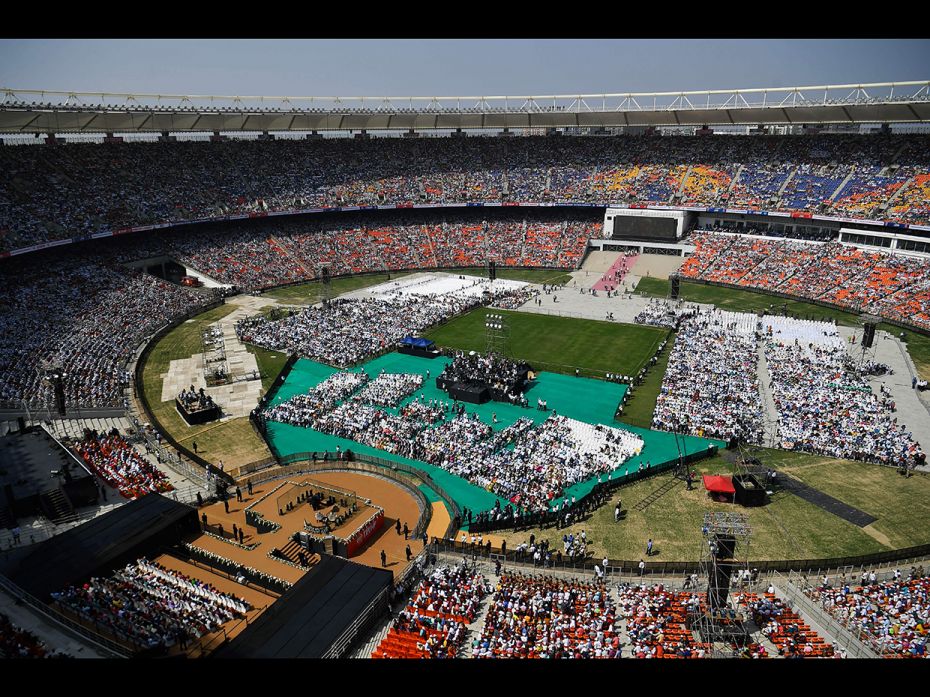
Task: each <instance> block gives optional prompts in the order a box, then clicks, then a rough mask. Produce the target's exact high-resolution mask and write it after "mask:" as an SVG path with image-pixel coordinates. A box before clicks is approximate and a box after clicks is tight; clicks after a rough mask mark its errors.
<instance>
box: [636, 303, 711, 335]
mask: <svg viewBox="0 0 930 697" xmlns="http://www.w3.org/2000/svg"><path fill="white" fill-rule="evenodd" d="M697 312H698V310H697V308H696V307H688V306H686V305H685V304H684V303H683V302H681V301H679V302H677V303H669V302H668V301H665V300H661V299H659V298H649V301H648V303H647V305H646V307H644V308H643V309H642V311H641V312H640V313H639V314H637V315H636V317H634V318H633V321H634V322H635V323H636V324H648V325H650V326H653V327H667V328H669V329H678V327H679V325H680V324H681V321H682V320H683V319H685V318H686V317H694V316H695V315H696V314H697Z"/></svg>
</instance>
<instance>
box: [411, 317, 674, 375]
mask: <svg viewBox="0 0 930 697" xmlns="http://www.w3.org/2000/svg"><path fill="white" fill-rule="evenodd" d="M495 312H498V310H495ZM500 312H502V313H503V314H505V315H507V317H508V320H509V323H510V347H509V351H508V355H510V356H511V357H512V358H515V359H519V360H525V361H527V362H529V363H530V365H532V366H533V367H534V368H538V369H540V370H548V371H551V372H558V373H570V374H574V372H575V368H576V367H578V368H580V369H581V370H582V372H583V374H585V375H594V376H598V377H603V376H604V375H605V374H606V373H620V374H624V375H635V374H636V373H638V372H639V370H640V368H642V367H643V366H644V365H645V364H646V362H647V361H648V360H649V359H650V358H652V356H653V355H654V354H655V351H656V348H657V347H658V345H659V344H660V343H662V339H663V338H665V336H666V335H667V334H668V330H666V329H657V328H655V327H645V326H641V325H635V324H618V323H616V322H602V321H599V320H589V319H572V318H567V317H556V316H552V315H541V314H536V313H532V312H507V311H500ZM487 313H488V310H487V309H486V308H478V309H477V310H473V311H472V312H469V313H467V314H465V315H462V316H460V317H457V318H455V319H453V320H452V321H450V322H448V323H446V324H444V325H443V326H441V327H438V328H436V329H434V330H432V331H431V332H429V333H428V334H427V335H426V336H427V338H429V339H432V340H433V341H435V342H436V343H437V344H438V345H439V346H447V347H451V348H456V349H461V350H463V351H478V352H480V353H484V352H485V350H486V348H487V347H486V341H485V328H484V324H485V316H486V315H487Z"/></svg>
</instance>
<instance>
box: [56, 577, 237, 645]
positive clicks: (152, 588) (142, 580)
mask: <svg viewBox="0 0 930 697" xmlns="http://www.w3.org/2000/svg"><path fill="white" fill-rule="evenodd" d="M52 598H53V600H55V602H56V603H57V604H58V605H60V606H61V607H63V608H65V609H67V610H69V611H71V612H73V613H75V614H77V615H78V616H79V617H81V618H83V619H85V620H88V621H90V622H93V623H95V624H97V625H101V626H102V627H105V628H107V629H108V630H110V631H111V632H112V633H113V634H115V635H116V636H117V637H119V639H120V640H121V641H123V642H125V643H128V644H131V645H135V646H139V647H141V648H145V649H156V648H160V649H169V648H171V647H172V646H174V645H175V644H178V643H179V644H180V645H181V648H184V647H185V646H186V645H187V642H188V641H190V640H195V639H199V638H200V637H202V636H204V635H205V634H209V633H210V632H215V631H217V630H219V629H220V628H221V627H222V625H223V624H225V623H226V622H229V621H230V620H233V619H236V618H241V617H245V613H246V611H248V610H249V609H250V606H249V604H248V603H247V602H245V601H244V600H240V599H238V598H235V597H233V596H231V595H228V594H226V593H222V592H220V591H218V590H217V589H216V588H214V587H213V586H211V585H210V584H209V583H204V582H203V581H200V580H199V579H196V578H190V577H188V576H185V575H184V574H182V573H180V572H177V571H172V570H171V569H167V568H165V567H163V566H161V565H160V564H158V563H156V562H152V561H149V560H147V559H138V560H137V561H136V562H134V563H131V564H127V565H126V566H125V567H123V568H122V569H118V570H116V571H114V572H113V573H112V574H111V575H110V576H108V577H106V578H96V577H92V578H91V579H90V580H89V581H87V582H86V583H83V584H81V585H79V586H71V587H69V588H66V589H65V590H63V591H61V592H59V593H52Z"/></svg>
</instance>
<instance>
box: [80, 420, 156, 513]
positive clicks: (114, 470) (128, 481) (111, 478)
mask: <svg viewBox="0 0 930 697" xmlns="http://www.w3.org/2000/svg"><path fill="white" fill-rule="evenodd" d="M74 449H75V451H76V452H77V454H78V455H79V456H80V458H81V459H82V460H83V461H84V462H85V463H87V466H88V467H89V468H90V469H91V470H92V471H93V472H94V473H95V474H96V475H97V476H98V477H100V478H101V479H103V480H104V481H105V482H106V483H107V484H109V485H110V486H111V487H113V488H114V489H116V490H118V491H119V493H120V494H122V495H123V496H125V497H126V498H127V499H133V500H135V499H137V498H139V497H140V496H145V495H146V494H150V493H154V492H165V491H171V490H172V489H174V487H173V486H171V483H170V482H169V481H168V477H167V476H166V475H165V474H164V473H163V472H162V471H161V470H159V469H158V468H157V467H155V465H153V464H152V463H151V462H149V461H148V460H146V459H145V458H144V457H143V456H142V455H141V454H139V453H138V452H137V451H136V450H135V449H134V448H133V447H132V446H131V445H130V444H129V443H128V442H126V440H125V439H124V438H123V437H122V436H120V435H119V434H117V433H115V432H114V433H111V434H109V435H105V436H102V435H99V434H97V433H96V432H95V431H90V430H85V432H84V439H83V440H82V441H80V442H79V443H76V444H75V445H74Z"/></svg>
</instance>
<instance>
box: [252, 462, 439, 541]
mask: <svg viewBox="0 0 930 697" xmlns="http://www.w3.org/2000/svg"><path fill="white" fill-rule="evenodd" d="M284 459H285V461H288V462H290V463H291V464H284V465H282V466H280V467H277V468H274V469H271V470H266V471H263V472H261V473H259V474H253V475H249V476H247V477H245V478H244V479H241V480H240V482H239V483H240V484H243V483H246V484H247V483H248V482H250V481H251V482H252V484H253V485H254V484H262V483H265V482H269V481H274V480H277V479H281V478H286V477H291V476H297V475H305V474H314V473H318V472H333V471H350V472H351V471H360V472H366V473H369V474H373V475H375V476H377V477H382V478H385V479H387V480H389V481H391V482H393V483H395V484H397V485H398V486H401V487H403V488H404V489H405V490H406V491H407V492H408V493H410V494H411V495H412V496H413V497H414V498H415V499H416V501H417V507H418V508H419V510H420V515H419V516H418V518H417V523H416V525H415V526H414V528H413V533H412V534H413V537H414V538H420V537H422V536H423V534H424V533H425V532H426V529H427V527H429V523H430V520H431V519H432V506H430V505H429V501H428V500H427V499H426V496H425V495H424V494H423V492H422V491H420V490H419V489H417V488H416V487H412V486H410V484H409V483H407V482H405V481H404V480H403V479H401V478H400V477H395V476H391V472H392V470H393V469H394V465H396V464H401V463H393V462H389V461H387V460H384V461H383V462H384V463H385V464H375V463H373V462H369V461H368V460H369V458H368V456H361V457H359V458H358V459H357V460H356V459H353V460H345V459H337V458H336V457H335V454H334V458H333V459H331V460H329V459H328V460H322V459H316V460H314V459H313V458H312V454H311V453H298V454H296V455H291V456H288V457H286V458H284ZM371 459H372V460H375V459H380V458H371ZM403 467H405V468H407V467H408V466H407V465H403ZM409 469H412V468H409ZM414 472H415V474H414V475H412V476H416V477H417V478H418V479H420V480H421V481H422V480H423V476H424V475H423V473H421V472H419V470H414ZM427 476H428V475H427ZM429 486H430V487H431V488H433V489H434V490H436V489H437V487H436V486H435V485H434V484H433V483H432V482H430V483H429ZM278 488H280V487H276V488H275V490H277V489H278ZM437 493H439V491H437ZM439 495H440V497H442V496H443V494H442V493H439ZM256 503H258V502H256Z"/></svg>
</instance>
